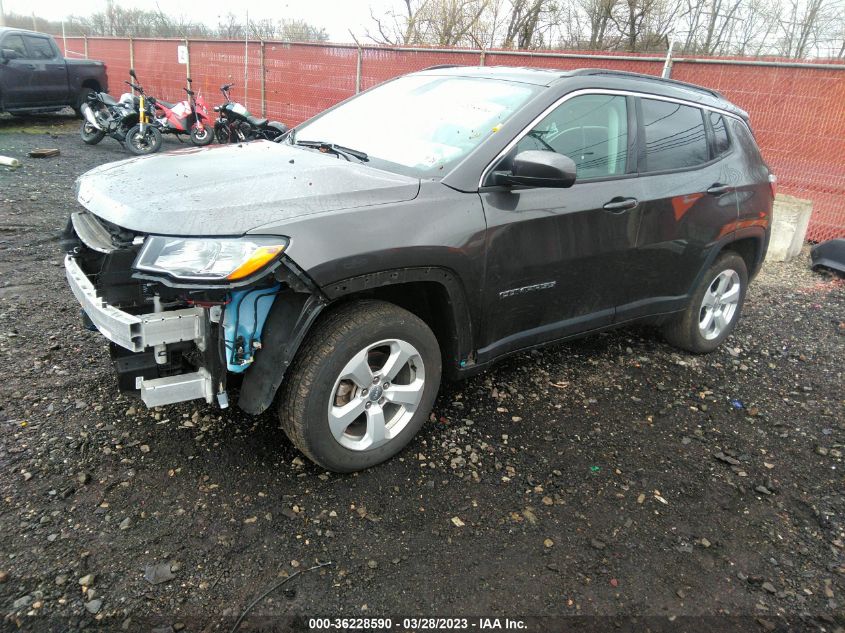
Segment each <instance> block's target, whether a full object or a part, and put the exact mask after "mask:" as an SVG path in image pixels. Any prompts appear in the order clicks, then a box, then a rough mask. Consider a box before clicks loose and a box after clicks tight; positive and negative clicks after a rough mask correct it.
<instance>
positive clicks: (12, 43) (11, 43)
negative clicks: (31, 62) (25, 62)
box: [2, 34, 29, 59]
mask: <svg viewBox="0 0 845 633" xmlns="http://www.w3.org/2000/svg"><path fill="white" fill-rule="evenodd" d="M2 46H3V48H10V49H12V50H13V51H15V52H16V53H17V54H18V55H20V56H21V57H23V58H24V59H26V58H27V57H29V54H28V53H27V52H26V46H24V44H23V38H22V37H21V36H20V35H17V34H13V35H7V36H6V39H4V40H3V44H2Z"/></svg>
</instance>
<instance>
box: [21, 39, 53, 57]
mask: <svg viewBox="0 0 845 633" xmlns="http://www.w3.org/2000/svg"><path fill="white" fill-rule="evenodd" d="M26 41H27V43H28V44H29V50H30V51H31V52H32V59H53V57H55V54H54V53H53V47H52V46H50V40H48V39H47V38H44V37H32V36H31V35H27V36H26Z"/></svg>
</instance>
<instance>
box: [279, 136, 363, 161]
mask: <svg viewBox="0 0 845 633" xmlns="http://www.w3.org/2000/svg"><path fill="white" fill-rule="evenodd" d="M293 144H294V145H302V146H303V147H313V148H314V149H318V150H320V151H321V152H332V153H333V154H337V155H338V156H343V157H344V158H345V159H346V160H349V157H350V156H351V157H352V158H356V159H358V160H360V161H361V162H365V161H368V160H370V157H369V156H367V154H366V153H365V152H362V151H360V150H357V149H352V148H351V147H344V146H343V145H337V144H335V143H327V142H326V141H299V140H297V141H294V142H293Z"/></svg>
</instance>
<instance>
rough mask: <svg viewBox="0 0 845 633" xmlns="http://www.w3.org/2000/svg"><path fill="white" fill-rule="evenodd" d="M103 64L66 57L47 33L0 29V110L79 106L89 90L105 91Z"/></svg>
mask: <svg viewBox="0 0 845 633" xmlns="http://www.w3.org/2000/svg"><path fill="white" fill-rule="evenodd" d="M108 89H109V87H108V80H107V78H106V65H105V64H104V63H103V62H99V61H95V60H91V59H65V58H64V57H62V54H61V53H60V52H59V47H58V46H57V45H56V42H55V41H54V40H53V38H52V37H50V36H49V35H45V34H44V33H36V32H35V31H24V30H21V29H11V28H0V112H4V111H5V112H12V113H24V112H34V111H43V112H47V111H54V110H59V109H61V108H63V107H65V106H71V107H72V108H73V109H74V110H76V113H77V115H80V109H81V107H82V104H84V103H85V102H86V101H87V99H88V95H89V93H92V92H108Z"/></svg>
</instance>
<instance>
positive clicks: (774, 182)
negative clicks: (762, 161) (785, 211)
mask: <svg viewBox="0 0 845 633" xmlns="http://www.w3.org/2000/svg"><path fill="white" fill-rule="evenodd" d="M769 188H770V189H771V190H772V200H774V199H775V196H776V195H777V192H778V177H777V176H775V175H774V174H769Z"/></svg>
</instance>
